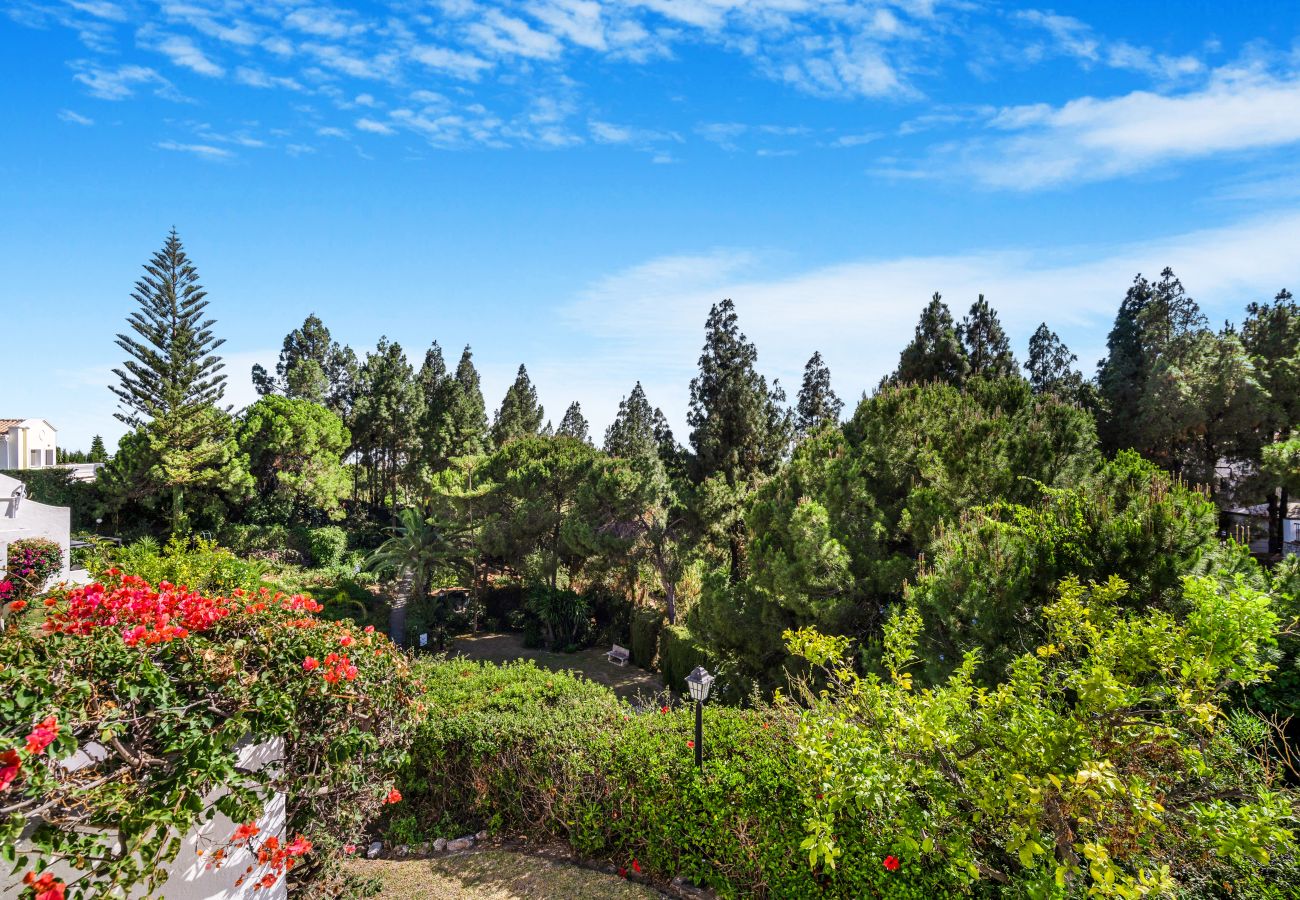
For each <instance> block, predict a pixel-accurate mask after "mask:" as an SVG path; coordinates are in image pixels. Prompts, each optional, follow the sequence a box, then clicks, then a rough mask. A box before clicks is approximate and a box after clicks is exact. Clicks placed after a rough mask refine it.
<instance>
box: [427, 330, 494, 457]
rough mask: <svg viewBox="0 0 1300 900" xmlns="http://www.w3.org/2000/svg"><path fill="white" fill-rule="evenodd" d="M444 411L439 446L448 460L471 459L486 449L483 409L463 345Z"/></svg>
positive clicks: (475, 375) (468, 353) (470, 354)
mask: <svg viewBox="0 0 1300 900" xmlns="http://www.w3.org/2000/svg"><path fill="white" fill-rule="evenodd" d="M447 396H448V399H447V411H446V415H445V416H444V418H443V425H442V433H441V435H440V437H439V439H438V440H439V444H438V445H439V447H441V448H442V452H443V454H444V456H445V457H446V458H448V459H450V458H452V457H456V456H474V455H476V454H479V453H482V452H484V451H485V450H487V430H488V425H487V408H486V406H485V404H484V403H483V391H482V389H481V388H480V387H479V377H478V370H477V369H475V368H474V354H473V352H472V351H471V350H470V348H469V345H468V344H466V345H465V349H464V351H462V352H461V354H460V362H459V363H457V364H456V375H455V377H454V378H453V379H452V381H451V383H450V384H449V385H448V391H447Z"/></svg>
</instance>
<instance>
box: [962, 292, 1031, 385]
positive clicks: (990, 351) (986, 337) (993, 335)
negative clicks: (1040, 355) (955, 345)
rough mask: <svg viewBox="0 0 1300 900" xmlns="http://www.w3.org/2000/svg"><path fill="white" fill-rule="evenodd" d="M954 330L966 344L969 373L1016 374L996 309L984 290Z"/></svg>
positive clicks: (980, 374) (995, 376)
mask: <svg viewBox="0 0 1300 900" xmlns="http://www.w3.org/2000/svg"><path fill="white" fill-rule="evenodd" d="M957 333H958V334H959V335H960V337H961V341H962V345H963V346H964V347H965V348H966V356H967V358H968V359H969V360H970V374H971V375H972V376H975V375H979V376H982V377H984V378H1006V377H1009V376H1013V375H1016V374H1018V372H1017V371H1016V358H1015V356H1014V355H1013V354H1012V352H1011V342H1010V341H1009V340H1008V339H1007V333H1006V332H1005V331H1004V330H1003V329H1002V323H1001V322H1000V321H998V314H997V312H996V311H994V309H993V307H991V306H989V304H988V301H987V300H985V299H984V295H983V294H980V295H979V299H978V300H976V301H975V302H974V303H972V304H971V308H970V312H969V313H967V314H966V318H964V319H962V322H961V327H960V328H958V329H957Z"/></svg>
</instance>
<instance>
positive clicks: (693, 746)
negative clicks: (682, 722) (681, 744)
mask: <svg viewBox="0 0 1300 900" xmlns="http://www.w3.org/2000/svg"><path fill="white" fill-rule="evenodd" d="M686 746H687V747H689V748H690V749H692V750H694V749H695V741H687V742H686Z"/></svg>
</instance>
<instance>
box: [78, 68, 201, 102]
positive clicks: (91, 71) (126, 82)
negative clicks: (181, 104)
mask: <svg viewBox="0 0 1300 900" xmlns="http://www.w3.org/2000/svg"><path fill="white" fill-rule="evenodd" d="M80 67H81V68H82V69H83V71H80V72H78V73H77V74H76V75H74V76H73V78H75V79H76V80H77V81H79V82H81V83H82V84H84V85H85V86H86V88H87V89H88V90H89V91H90V93H91V95H92V96H95V97H98V98H99V99H101V100H125V99H126V98H127V97H130V96H132V95H133V94H134V93H135V89H136V87H138V86H141V85H154V88H155V89H154V93H156V94H158V95H159V96H164V97H168V98H169V99H178V96H177V95H176V92H175V89H174V88H173V87H172V84H171V82H170V81H168V80H167V79H166V78H164V77H162V76H161V75H159V74H158V73H157V72H156V71H155V70H153V69H151V68H149V67H148V66H137V65H122V66H118V67H117V68H116V69H101V68H99V67H98V66H93V65H91V66H86V65H84V64H82V65H81V66H80Z"/></svg>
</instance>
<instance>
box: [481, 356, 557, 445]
mask: <svg viewBox="0 0 1300 900" xmlns="http://www.w3.org/2000/svg"><path fill="white" fill-rule="evenodd" d="M544 419H545V414H544V411H543V409H542V406H541V404H539V403H538V402H537V389H536V388H535V387H533V383H532V381H530V380H529V378H528V368H527V367H526V366H524V365H522V364H521V365H520V366H519V372H518V373H517V374H516V375H515V380H514V383H513V384H512V385H510V387H509V388H507V389H506V395H505V397H504V398H503V399H502V401H501V408H500V409H498V410H497V414H496V418H495V419H493V421H492V443H493V445H495V446H496V447H504V446H505V445H506V444H507V443H509V442H510V441H512V440H515V439H516V438H521V437H528V436H529V435H535V434H537V433H538V431H539V430H540V429H541V427H542V421H543V420H544Z"/></svg>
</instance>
